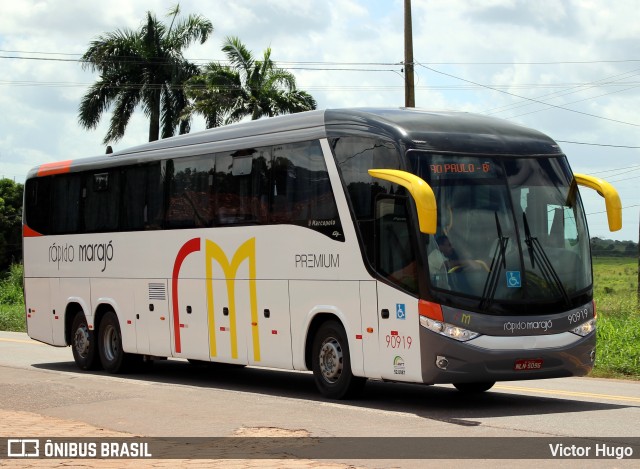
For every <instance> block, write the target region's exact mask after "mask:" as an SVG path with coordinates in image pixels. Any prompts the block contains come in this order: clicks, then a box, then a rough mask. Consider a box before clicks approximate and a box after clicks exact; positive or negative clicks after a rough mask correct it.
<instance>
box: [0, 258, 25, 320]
mask: <svg viewBox="0 0 640 469" xmlns="http://www.w3.org/2000/svg"><path fill="white" fill-rule="evenodd" d="M23 274H24V269H23V267H22V264H13V265H12V266H11V268H10V269H9V272H7V273H6V274H5V276H4V277H3V278H2V279H0V330H2V331H16V332H25V331H26V323H25V315H24V296H23V295H22V276H23Z"/></svg>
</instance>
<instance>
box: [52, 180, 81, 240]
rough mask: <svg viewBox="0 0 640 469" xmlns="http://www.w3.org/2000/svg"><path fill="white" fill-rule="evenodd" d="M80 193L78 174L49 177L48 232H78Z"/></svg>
mask: <svg viewBox="0 0 640 469" xmlns="http://www.w3.org/2000/svg"><path fill="white" fill-rule="evenodd" d="M81 194H82V177H81V175H80V174H63V175H58V176H54V177H52V178H51V214H50V217H49V219H50V220H51V224H50V228H51V231H50V234H66V233H77V232H79V230H80V201H81Z"/></svg>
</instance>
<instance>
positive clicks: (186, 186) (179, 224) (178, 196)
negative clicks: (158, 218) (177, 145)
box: [164, 155, 214, 228]
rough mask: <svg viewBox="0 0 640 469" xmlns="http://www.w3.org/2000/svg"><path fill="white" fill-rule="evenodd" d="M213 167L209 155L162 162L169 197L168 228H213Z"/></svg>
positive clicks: (211, 158)
mask: <svg viewBox="0 0 640 469" xmlns="http://www.w3.org/2000/svg"><path fill="white" fill-rule="evenodd" d="M213 163H214V158H213V156H212V155H205V156H197V157H192V158H179V159H175V160H167V161H166V162H165V165H164V166H165V167H164V171H165V178H164V179H165V183H166V184H167V188H165V190H167V195H168V200H167V212H166V219H165V222H166V226H167V227H168V228H196V227H205V226H211V225H212V222H213V206H212V184H213Z"/></svg>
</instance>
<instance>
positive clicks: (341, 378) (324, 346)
mask: <svg viewBox="0 0 640 469" xmlns="http://www.w3.org/2000/svg"><path fill="white" fill-rule="evenodd" d="M312 369H313V377H314V380H315V383H316V386H317V387H318V390H319V391H320V392H321V393H322V395H324V396H325V397H328V398H330V399H348V398H350V397H354V396H356V395H357V394H358V393H359V392H360V391H361V390H362V388H363V387H364V384H365V382H366V379H365V378H361V377H358V376H354V375H353V373H352V372H351V358H350V356H349V342H348V341H347V335H346V333H345V331H344V328H343V327H342V325H341V324H340V323H338V322H337V321H328V322H325V323H324V324H322V326H320V329H319V330H318V332H317V334H316V336H315V338H314V340H313V348H312Z"/></svg>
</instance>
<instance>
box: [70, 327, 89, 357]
mask: <svg viewBox="0 0 640 469" xmlns="http://www.w3.org/2000/svg"><path fill="white" fill-rule="evenodd" d="M90 346H91V342H90V340H89V329H87V326H86V325H82V326H80V327H79V328H78V329H76V333H75V335H74V336H73V347H74V348H75V349H76V352H78V355H80V356H81V357H82V358H87V355H88V354H89V347H90Z"/></svg>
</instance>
